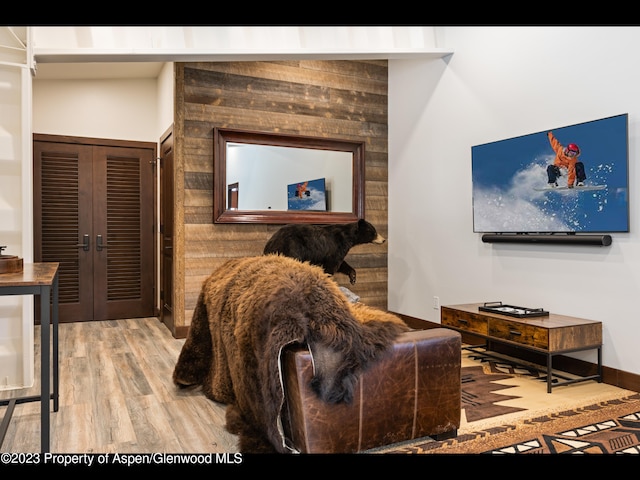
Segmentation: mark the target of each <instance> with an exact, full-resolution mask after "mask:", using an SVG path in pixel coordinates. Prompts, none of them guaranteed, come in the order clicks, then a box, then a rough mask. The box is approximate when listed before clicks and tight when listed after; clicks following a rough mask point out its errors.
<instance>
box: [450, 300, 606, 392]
mask: <svg viewBox="0 0 640 480" xmlns="http://www.w3.org/2000/svg"><path fill="white" fill-rule="evenodd" d="M483 305H484V304H483V303H468V304H462V305H449V306H443V307H442V308H441V317H440V322H441V324H442V326H443V327H448V328H452V329H454V330H457V331H459V332H461V333H469V334H472V335H475V336H478V337H481V338H484V339H485V340H486V347H485V348H486V349H487V350H490V344H491V342H499V343H504V344H507V345H510V346H513V347H517V348H522V349H525V350H529V351H533V352H537V353H541V354H543V355H545V356H546V359H547V368H546V373H547V392H548V393H551V391H552V388H553V386H554V385H553V382H552V377H553V375H552V373H553V357H554V356H556V355H560V354H565V353H570V352H579V351H583V350H597V352H598V373H597V375H590V376H584V377H579V378H569V377H566V376H564V375H562V374H561V373H558V372H556V373H555V376H556V377H558V378H562V379H564V381H559V382H557V383H556V384H555V386H560V385H567V384H569V383H577V382H584V381H587V380H597V381H598V382H602V322H598V321H594V320H585V319H582V318H575V317H568V316H565V315H557V314H553V313H550V314H548V315H547V316H539V317H527V318H515V317H512V316H508V315H503V314H498V313H493V312H486V311H481V310H480V307H482V306H483ZM471 348H473V347H471ZM476 348H477V347H476Z"/></svg>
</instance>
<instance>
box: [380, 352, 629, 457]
mask: <svg viewBox="0 0 640 480" xmlns="http://www.w3.org/2000/svg"><path fill="white" fill-rule="evenodd" d="M462 365H463V368H462V405H461V407H462V420H461V426H460V429H459V430H458V436H457V437H456V438H453V439H449V440H444V441H433V440H432V439H430V438H425V439H419V440H414V441H412V442H406V443H404V444H397V445H395V446H390V447H388V448H384V449H380V450H378V451H377V452H376V453H399V454H400V453H405V454H531V453H539V454H540V453H543V454H559V453H562V454H566V453H580V454H585V453H599V454H602V453H624V454H640V394H639V393H636V392H632V391H630V390H624V389H619V388H617V387H613V386H610V385H606V384H603V383H597V382H596V381H593V380H592V381H588V382H583V383H575V384H571V385H566V386H559V387H556V388H554V389H553V392H552V393H550V394H548V393H546V384H547V377H546V375H545V374H543V373H540V372H539V371H538V370H537V369H536V368H534V367H533V366H530V367H528V366H527V365H524V366H523V365H519V364H515V363H512V362H510V361H509V359H508V357H505V358H504V359H503V360H501V359H493V358H487V357H484V356H483V355H482V354H476V353H475V352H466V353H463V362H462ZM563 375H565V376H566V374H564V373H563ZM552 381H553V382H554V383H556V382H557V379H552Z"/></svg>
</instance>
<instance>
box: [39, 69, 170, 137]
mask: <svg viewBox="0 0 640 480" xmlns="http://www.w3.org/2000/svg"><path fill="white" fill-rule="evenodd" d="M157 88H158V80H157V79H154V78H134V79H110V80H38V78H37V76H36V78H35V79H34V80H33V132H34V133H47V134H52V135H72V136H76V137H98V138H109V139H117V140H135V141H142V142H157V141H158V139H159V137H160V134H161V133H162V132H161V131H160V129H161V127H160V126H159V124H158V106H157V105H158V94H157ZM168 126H169V124H167V125H164V129H166V128H167V127H168Z"/></svg>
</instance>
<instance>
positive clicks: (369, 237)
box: [356, 218, 386, 244]
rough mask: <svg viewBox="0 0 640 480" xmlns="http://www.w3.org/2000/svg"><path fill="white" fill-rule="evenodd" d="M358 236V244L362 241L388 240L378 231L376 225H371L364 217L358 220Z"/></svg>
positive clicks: (380, 241)
mask: <svg viewBox="0 0 640 480" xmlns="http://www.w3.org/2000/svg"><path fill="white" fill-rule="evenodd" d="M356 238H357V242H356V243H357V244H362V243H375V244H382V243H384V242H386V239H385V238H384V237H383V236H382V235H380V234H379V233H378V232H377V230H376V227H374V226H373V225H371V224H370V223H369V222H367V221H366V220H365V219H364V218H361V219H360V220H358V224H357V234H356Z"/></svg>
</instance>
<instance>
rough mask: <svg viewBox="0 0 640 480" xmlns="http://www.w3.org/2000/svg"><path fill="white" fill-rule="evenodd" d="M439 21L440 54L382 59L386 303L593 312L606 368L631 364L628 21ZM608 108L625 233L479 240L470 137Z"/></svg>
mask: <svg viewBox="0 0 640 480" xmlns="http://www.w3.org/2000/svg"><path fill="white" fill-rule="evenodd" d="M437 30H438V32H437V35H438V39H439V41H440V42H441V44H442V45H445V46H446V47H447V49H451V50H453V51H454V52H455V53H454V54H453V55H451V56H450V57H448V58H446V59H436V60H391V61H390V68H389V242H388V248H389V302H388V303H389V309H390V310H393V311H396V312H399V313H402V314H406V315H411V316H415V317H418V318H422V319H426V320H430V321H433V322H439V321H440V311H439V310H438V309H434V308H433V297H434V296H437V297H439V298H440V303H441V304H443V305H446V304H457V303H471V302H485V301H503V302H504V303H509V304H515V305H523V306H528V307H536V308H537V307H543V308H544V309H546V310H549V311H551V312H553V313H559V314H564V315H570V316H576V317H581V318H587V319H593V320H600V321H602V322H603V334H604V347H603V363H604V365H606V366H608V367H612V368H617V369H620V370H624V371H627V372H631V373H635V374H640V355H638V351H637V350H638V339H639V338H640V316H639V315H638V313H637V308H638V298H639V297H640V268H638V267H640V208H637V201H636V198H637V195H638V192H640V170H639V169H638V159H639V154H640V151H639V146H640V144H639V142H638V139H639V137H640V95H638V85H639V84H640V63H639V62H638V61H637V60H636V58H635V56H634V55H633V54H632V52H633V46H635V45H638V44H640V28H636V27H611V28H604V27H571V28H566V27H562V28H561V27H525V28H516V27H442V28H438V29H437ZM620 113H629V147H630V151H629V160H630V165H629V182H630V185H629V200H630V204H631V217H630V225H631V227H630V228H631V233H626V234H613V235H612V237H613V244H612V245H611V246H609V247H596V246H568V245H567V246H565V245H559V246H556V245H536V244H485V243H483V242H482V241H481V235H480V234H475V233H473V221H472V198H471V194H472V192H471V147H472V146H473V145H478V144H482V143H487V142H491V141H495V140H501V139H504V138H510V137H514V136H519V135H524V134H528V133H533V132H538V131H542V130H545V129H548V128H551V127H557V126H563V125H569V124H573V123H580V122H584V121H589V120H595V119H598V118H602V117H607V116H611V115H616V114H620ZM573 356H575V357H577V358H583V359H585V360H588V361H591V362H594V361H595V360H596V358H595V353H591V352H581V353H576V354H573Z"/></svg>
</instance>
